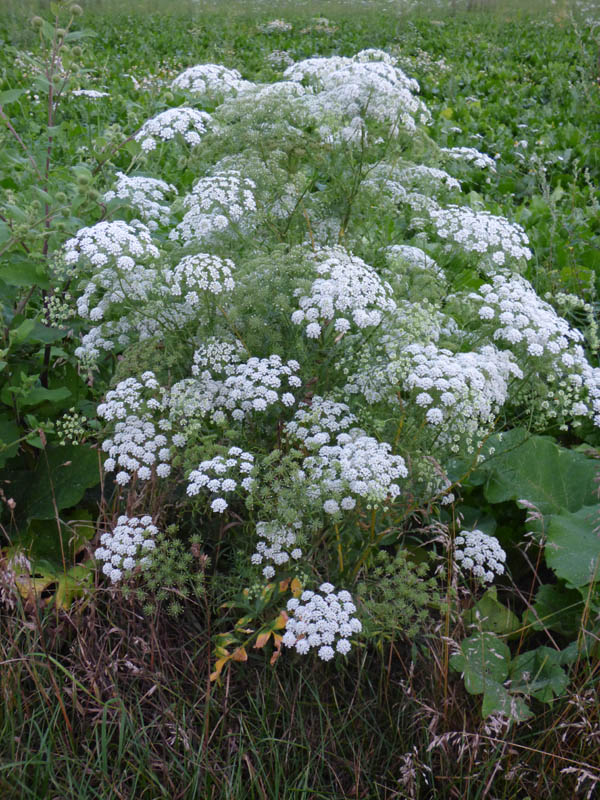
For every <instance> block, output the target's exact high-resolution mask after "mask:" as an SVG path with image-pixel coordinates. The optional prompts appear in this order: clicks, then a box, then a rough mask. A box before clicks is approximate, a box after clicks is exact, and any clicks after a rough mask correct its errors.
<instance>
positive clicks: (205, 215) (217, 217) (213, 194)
mask: <svg viewBox="0 0 600 800" xmlns="http://www.w3.org/2000/svg"><path fill="white" fill-rule="evenodd" d="M255 188H256V184H255V183H254V181H253V180H251V179H250V178H245V177H242V175H241V174H240V172H239V171H238V170H228V171H227V172H220V173H217V174H216V175H209V176H207V177H205V178H200V180H199V181H197V182H196V184H195V185H194V188H193V189H192V192H191V193H190V194H188V195H186V197H184V199H183V205H184V206H185V208H186V209H187V211H186V213H185V215H184V217H183V219H182V220H181V222H180V223H179V225H177V227H176V228H174V229H173V230H172V231H171V233H170V234H169V238H170V239H172V240H173V241H181V242H183V243H184V244H189V243H191V242H204V241H207V240H210V239H211V238H212V237H213V236H215V234H218V233H222V232H223V231H225V230H226V229H228V228H230V227H231V226H235V227H236V228H238V229H241V230H247V228H248V226H249V225H250V223H251V215H252V214H253V213H254V212H255V211H256V200H255V197H254V189H255Z"/></svg>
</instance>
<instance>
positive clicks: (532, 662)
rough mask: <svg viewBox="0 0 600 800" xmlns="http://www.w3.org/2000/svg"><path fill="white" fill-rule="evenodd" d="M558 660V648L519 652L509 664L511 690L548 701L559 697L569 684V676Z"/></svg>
mask: <svg viewBox="0 0 600 800" xmlns="http://www.w3.org/2000/svg"><path fill="white" fill-rule="evenodd" d="M560 662H561V652H560V650H553V649H552V648H550V647H538V648H536V649H535V650H529V651H528V652H527V653H521V654H520V655H518V656H517V657H516V658H515V659H514V660H513V662H512V664H511V665H510V673H509V677H510V680H511V681H512V683H511V690H512V691H517V692H521V693H523V694H526V695H530V696H531V697H535V698H536V699H537V700H541V701H542V702H543V703H550V702H551V701H552V700H553V699H554V697H560V695H562V694H563V693H564V691H565V689H566V688H567V686H568V685H569V677H568V675H567V673H566V672H565V671H564V669H563V668H562V667H561V666H560Z"/></svg>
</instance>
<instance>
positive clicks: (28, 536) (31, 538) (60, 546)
mask: <svg viewBox="0 0 600 800" xmlns="http://www.w3.org/2000/svg"><path fill="white" fill-rule="evenodd" d="M94 533H95V528H94V525H93V523H92V519H91V515H90V513H89V511H86V510H85V509H80V510H78V511H76V512H73V513H71V514H68V515H67V516H66V517H65V516H63V515H61V519H60V535H59V525H58V522H57V521H56V519H33V520H31V522H30V523H29V526H28V527H27V529H26V530H25V531H23V533H21V534H19V535H17V536H15V537H13V544H15V545H19V546H20V547H22V548H23V550H25V551H26V553H27V556H28V558H29V559H30V560H32V561H33V562H35V566H36V568H37V567H39V566H40V563H41V562H44V563H46V564H47V565H52V569H54V570H62V569H63V557H64V564H66V566H67V567H71V566H73V564H74V562H75V557H76V555H77V553H78V552H79V551H80V550H81V548H82V546H83V545H85V543H86V542H88V541H89V540H90V539H92V538H93V536H94Z"/></svg>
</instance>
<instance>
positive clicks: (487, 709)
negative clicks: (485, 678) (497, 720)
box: [481, 683, 533, 722]
mask: <svg viewBox="0 0 600 800" xmlns="http://www.w3.org/2000/svg"><path fill="white" fill-rule="evenodd" d="M481 714H482V716H483V717H489V716H490V714H504V716H505V717H508V719H511V720H514V721H515V722H523V721H524V720H526V719H529V717H531V716H533V714H532V712H531V711H530V709H529V706H528V705H527V703H526V702H525V701H524V700H523V699H522V698H521V697H515V696H514V695H512V694H511V693H510V692H509V691H508V689H505V688H504V686H502V684H501V683H490V684H489V685H488V686H487V687H486V690H485V692H484V695H483V703H482V706H481Z"/></svg>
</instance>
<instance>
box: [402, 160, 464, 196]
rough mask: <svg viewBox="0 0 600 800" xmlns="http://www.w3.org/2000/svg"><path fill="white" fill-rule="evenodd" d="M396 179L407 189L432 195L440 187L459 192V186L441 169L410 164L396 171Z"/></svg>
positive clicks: (457, 181) (455, 180)
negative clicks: (418, 190)
mask: <svg viewBox="0 0 600 800" xmlns="http://www.w3.org/2000/svg"><path fill="white" fill-rule="evenodd" d="M398 178H399V180H400V182H401V183H402V184H403V185H404V186H405V187H406V188H407V189H420V190H421V191H427V192H428V193H431V194H433V195H435V194H437V193H438V192H439V189H440V187H443V188H445V189H451V190H452V189H458V190H460V188H461V184H460V181H459V180H457V178H454V177H452V175H450V174H448V173H447V172H446V171H445V170H443V169H438V168H437V167H427V166H425V164H411V165H410V166H403V167H402V168H400V169H399V170H398Z"/></svg>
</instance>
